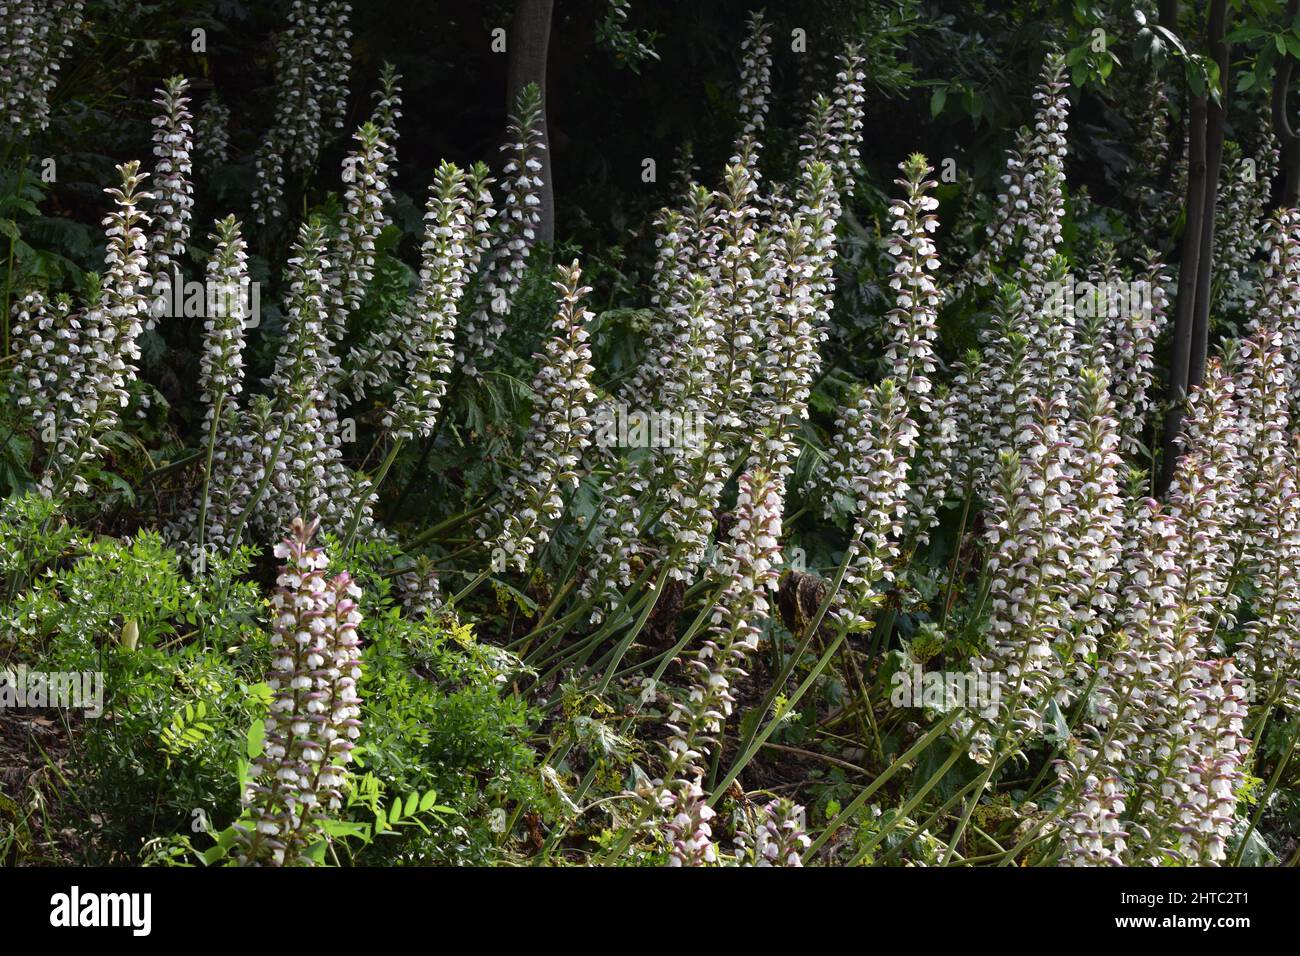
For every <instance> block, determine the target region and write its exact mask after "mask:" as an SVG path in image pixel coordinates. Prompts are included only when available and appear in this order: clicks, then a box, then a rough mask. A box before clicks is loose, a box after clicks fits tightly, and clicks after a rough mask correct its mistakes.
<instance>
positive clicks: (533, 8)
mask: <svg viewBox="0 0 1300 956" xmlns="http://www.w3.org/2000/svg"><path fill="white" fill-rule="evenodd" d="M552 5H553V0H517V2H516V3H515V15H514V19H512V20H511V21H510V38H509V44H510V46H509V54H508V56H509V58H510V61H509V66H508V71H507V77H506V112H513V111H514V108H515V98H516V97H517V96H518V95H519V91H520V90H522V89H523V88H524V87H525V86H527V85H528V84H529V83H536V84H537V88H538V89H539V90H541V91H542V145H543V146H545V147H546V148H545V149H544V150H543V151H542V155H541V161H542V171H541V176H542V191H541V195H540V196H539V197H538V198H539V199H540V200H541V207H540V209H539V210H538V212H539V214H540V216H541V223H540V224H539V226H538V230H537V238H538V240H539V241H541V242H554V241H555V185H554V183H553V182H552V181H551V137H550V133H549V128H550V117H549V115H548V113H549V109H548V104H547V98H546V58H547V50H548V48H549V46H550V42H551V8H552Z"/></svg>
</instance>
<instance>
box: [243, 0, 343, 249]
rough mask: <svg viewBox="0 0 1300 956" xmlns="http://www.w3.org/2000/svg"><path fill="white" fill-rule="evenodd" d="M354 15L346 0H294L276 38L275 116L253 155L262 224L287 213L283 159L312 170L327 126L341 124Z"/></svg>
mask: <svg viewBox="0 0 1300 956" xmlns="http://www.w3.org/2000/svg"><path fill="white" fill-rule="evenodd" d="M351 15H352V6H351V4H349V3H347V2H345V0H293V3H292V5H291V7H290V9H289V27H288V29H287V30H285V31H284V32H283V33H281V34H280V36H279V38H278V40H277V42H276V56H275V73H276V95H275V119H274V121H273V123H272V125H271V128H270V129H269V130H268V131H267V134H266V138H265V139H264V140H263V141H262V145H261V146H260V147H258V150H257V154H256V157H255V168H256V172H257V188H256V190H255V192H254V195H253V203H252V206H253V212H254V214H255V215H256V217H257V221H258V222H259V223H261V224H266V223H268V222H270V221H272V220H274V219H280V218H282V217H283V216H284V214H285V207H284V177H285V163H286V162H287V163H288V168H289V171H290V172H294V173H307V172H310V171H311V170H313V169H314V168H315V166H316V161H317V159H318V158H319V157H320V151H321V147H322V146H323V145H324V143H325V139H326V136H327V135H328V132H327V131H328V130H338V129H342V128H343V117H344V115H345V114H346V112H347V97H348V78H349V75H350V73H351V71H352V53H351V39H352V30H351V28H350V26H349V21H350V19H351Z"/></svg>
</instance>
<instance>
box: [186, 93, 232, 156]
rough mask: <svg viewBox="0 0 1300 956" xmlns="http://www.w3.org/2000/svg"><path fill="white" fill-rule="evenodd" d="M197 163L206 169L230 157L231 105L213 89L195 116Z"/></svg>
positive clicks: (195, 152) (195, 153)
mask: <svg viewBox="0 0 1300 956" xmlns="http://www.w3.org/2000/svg"><path fill="white" fill-rule="evenodd" d="M194 155H195V163H196V165H198V166H199V167H201V168H202V169H204V170H211V169H212V168H213V167H215V166H220V165H221V164H222V163H224V162H226V161H228V160H229V159H230V107H229V106H227V105H226V104H225V103H223V102H221V97H220V96H218V95H217V91H216V90H213V91H212V92H211V93H210V94H209V95H208V98H207V99H206V100H204V101H203V103H202V105H200V106H199V108H198V112H197V113H196V114H195V116H194Z"/></svg>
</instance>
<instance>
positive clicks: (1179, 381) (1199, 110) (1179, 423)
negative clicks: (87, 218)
mask: <svg viewBox="0 0 1300 956" xmlns="http://www.w3.org/2000/svg"><path fill="white" fill-rule="evenodd" d="M1187 99H1188V103H1189V105H1190V107H1191V108H1190V110H1189V111H1188V112H1189V115H1188V118H1187V216H1186V225H1185V226H1184V227H1183V242H1182V254H1181V258H1180V261H1179V266H1178V302H1177V305H1176V306H1175V308H1174V341H1173V356H1172V358H1171V360H1170V363H1169V411H1168V414H1167V415H1166V416H1165V429H1164V438H1163V441H1162V442H1161V448H1162V449H1163V452H1164V454H1163V458H1162V460H1161V467H1160V481H1159V489H1160V491H1161V493H1162V494H1163V493H1164V492H1165V491H1167V490H1168V489H1169V485H1170V483H1171V482H1172V481H1173V477H1174V465H1175V463H1176V460H1177V457H1178V454H1177V452H1178V438H1179V435H1180V434H1181V433H1182V429H1183V411H1184V408H1183V406H1184V403H1185V401H1186V398H1187V382H1188V374H1189V371H1190V368H1191V356H1192V341H1193V328H1192V327H1193V324H1194V322H1195V313H1196V284H1197V278H1198V271H1197V266H1198V264H1199V262H1200V258H1201V229H1202V226H1203V225H1204V221H1205V198H1206V197H1205V193H1206V189H1205V134H1206V111H1207V105H1206V100H1207V97H1206V96H1205V95H1204V94H1202V95H1200V96H1197V95H1195V94H1192V93H1189V95H1188V97H1187Z"/></svg>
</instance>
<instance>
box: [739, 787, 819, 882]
mask: <svg viewBox="0 0 1300 956" xmlns="http://www.w3.org/2000/svg"><path fill="white" fill-rule="evenodd" d="M803 817H804V811H803V807H801V806H799V805H798V804H796V803H794V802H793V801H791V800H787V799H785V798H781V799H778V800H773V801H771V802H770V803H766V804H764V805H763V806H761V807H759V809H758V819H757V820H756V821H755V824H754V826H753V829H752V830H751V831H750V832H748V833H742V834H741V835H740V836H739V837H738V838H737V842H738V843H740V845H741V849H742V851H749V852H750V854H751V856H752V860H753V865H754V866H803V852H804V850H806V849H808V847H809V846H811V845H812V840H811V839H809V838H808V835H807V834H806V833H805V832H804V820H803Z"/></svg>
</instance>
